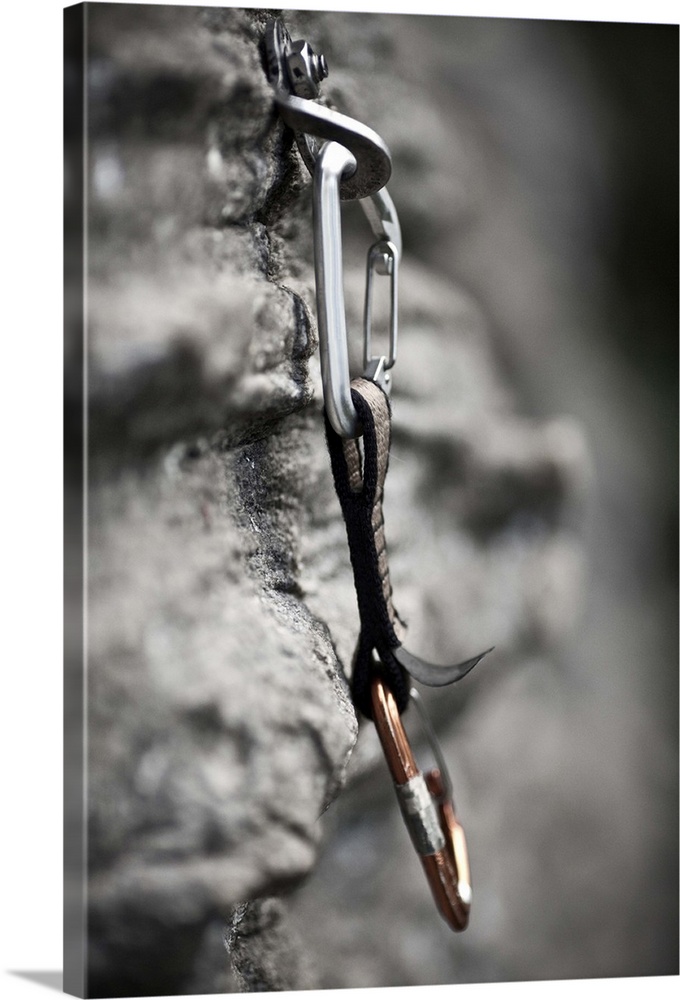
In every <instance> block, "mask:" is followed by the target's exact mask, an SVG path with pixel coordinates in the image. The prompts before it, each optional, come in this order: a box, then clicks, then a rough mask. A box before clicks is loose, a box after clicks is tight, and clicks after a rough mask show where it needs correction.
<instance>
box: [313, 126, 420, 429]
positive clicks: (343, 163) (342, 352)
mask: <svg viewBox="0 0 680 1000" xmlns="http://www.w3.org/2000/svg"><path fill="white" fill-rule="evenodd" d="M353 162H355V161H354V157H353V155H352V153H351V152H350V151H349V150H348V149H346V148H345V147H344V146H343V145H341V144H340V143H337V142H327V143H325V144H324V146H323V148H322V150H321V153H320V154H319V158H318V160H317V162H316V167H315V170H314V195H313V212H314V265H315V271H316V296H317V322H318V326H319V349H320V354H321V379H322V382H323V391H324V401H325V404H326V412H327V414H328V419H329V420H330V422H331V425H332V426H333V428H334V429H335V430H336V431H337V433H338V434H340V436H341V437H344V438H355V437H359V436H360V434H361V423H360V421H359V418H358V416H357V412H356V409H355V408H354V404H353V403H352V396H351V390H350V385H349V382H350V378H349V353H348V349H347V326H346V320H345V296H344V291H343V281H342V223H341V218H340V198H339V187H340V178H341V177H342V174H343V171H345V170H346V169H347V168H348V167H351V166H352V164H353ZM361 206H362V208H363V209H364V214H365V215H366V217H367V219H368V221H369V223H370V224H371V227H372V229H373V232H374V234H375V235H376V236H377V237H378V240H379V243H378V244H377V245H378V246H381V247H385V248H388V249H387V251H386V252H388V255H389V257H390V259H391V261H392V267H393V277H392V296H393V299H392V319H391V323H390V353H389V357H388V358H387V359H385V360H384V361H383V364H382V367H381V369H380V377H378V371H377V369H376V367H375V362H378V363H379V362H380V361H381V359H380V358H371V356H370V343H368V344H367V343H366V335H367V333H368V334H370V319H369V325H368V326H366V325H365V327H364V358H365V359H367V369H366V371H365V372H364V375H365V377H366V378H372V379H373V380H374V381H378V382H380V383H381V384H382V385H383V386H384V387H385V388H388V387H389V377H388V376H387V375H386V372H387V369H388V368H390V367H391V366H392V365H393V364H394V361H395V358H396V336H397V303H396V290H397V285H396V273H397V268H398V265H399V255H400V251H401V231H400V228H399V220H398V218H397V213H396V209H395V207H394V203H393V201H392V199H391V198H390V196H389V194H388V193H387V191H386V190H382V191H380V192H377V193H376V194H375V195H374V196H371V198H370V199H364V200H362V201H361ZM390 237H393V239H390ZM372 251H373V248H371V250H369V268H371V269H372V264H371V254H372ZM369 273H370V272H369ZM370 280H372V275H371V279H369V281H370ZM366 294H367V303H366V308H365V310H364V315H365V316H366V314H367V310H368V314H369V316H370V294H371V293H370V288H369V286H368V284H367V290H366ZM372 365H373V367H371V366H372Z"/></svg>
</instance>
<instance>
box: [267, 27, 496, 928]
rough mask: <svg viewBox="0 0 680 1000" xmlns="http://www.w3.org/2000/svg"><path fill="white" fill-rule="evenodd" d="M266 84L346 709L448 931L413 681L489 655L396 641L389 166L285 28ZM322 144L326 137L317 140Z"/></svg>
mask: <svg viewBox="0 0 680 1000" xmlns="http://www.w3.org/2000/svg"><path fill="white" fill-rule="evenodd" d="M264 48H265V55H266V63H267V74H268V78H269V80H270V82H271V84H272V86H273V87H274V96H275V101H276V104H277V106H278V109H279V112H280V114H281V117H282V118H283V120H284V122H285V123H286V124H287V125H289V126H290V127H291V128H292V129H293V130H294V132H295V135H296V141H297V144H298V148H299V150H300V154H301V156H302V158H303V160H304V162H305V163H306V165H307V167H308V168H309V170H310V172H311V173H312V175H313V178H314V197H313V218H314V259H315V273H316V290H317V320H318V327H319V345H320V355H321V375H322V382H323V391H324V403H325V420H326V439H327V443H328V450H329V454H330V459H331V468H332V471H333V478H334V482H335V488H336V492H337V495H338V499H339V501H340V506H341V509H342V513H343V516H344V519H345V524H346V528H347V539H348V543H349V550H350V559H351V563H352V570H353V574H354V583H355V587H356V592H357V603H358V607H359V617H360V621H361V629H360V633H359V641H358V644H357V648H356V652H355V655H354V660H353V667H352V695H353V698H354V702H355V704H356V706H357V708H358V709H359V711H360V712H362V714H363V715H365V716H366V717H367V718H369V719H372V720H373V722H374V723H375V725H376V729H377V731H378V736H379V738H380V742H381V744H382V747H383V750H384V753H385V757H386V760H387V764H388V767H389V770H390V773H391V775H392V779H393V782H394V785H395V789H396V792H397V798H398V801H399V804H400V807H401V810H402V815H403V816H404V820H405V823H406V826H407V828H408V830H409V833H410V835H411V839H412V841H413V844H414V846H415V848H416V851H417V852H418V854H419V856H420V858H421V862H422V865H423V868H424V870H425V873H426V876H427V879H428V882H429V885H430V889H431V891H432V894H433V896H434V899H435V901H436V903H437V906H438V908H439V911H440V913H441V914H442V915H443V917H444V919H445V920H446V921H447V922H448V924H449V926H450V927H452V928H453V930H456V931H460V930H463V929H464V928H465V927H466V926H467V923H468V918H469V912H470V903H471V897H472V888H471V881H470V867H469V861H468V855H467V847H466V843H465V835H464V833H463V828H462V826H461V825H460V823H459V822H458V820H457V818H456V814H455V811H454V808H453V800H452V791H451V782H450V780H449V778H448V775H447V772H446V768H445V765H444V762H443V758H442V755H441V753H440V751H439V748H438V745H437V742H436V738H435V736H434V732H433V730H432V727H431V725H430V724H429V721H428V720H427V716H426V715H425V712H424V708H423V706H422V702H421V701H420V699H419V697H418V695H417V692H416V691H415V689H414V688H412V687H411V678H413V679H415V680H417V681H420V682H421V683H422V684H425V685H428V686H432V687H439V686H442V685H445V684H452V683H454V682H455V681H458V680H460V679H461V678H462V677H464V676H465V675H466V674H467V673H469V671H470V670H472V668H473V667H474V666H475V665H476V664H477V663H479V661H480V660H481V659H482V657H483V656H485V655H486V653H488V652H490V650H489V649H487V650H485V651H484V652H483V653H480V654H478V655H477V656H474V657H472V658H471V659H468V660H465V661H464V662H462V663H458V664H454V665H451V666H442V665H438V664H433V663H428V662H427V661H426V660H422V659H421V658H420V657H417V656H414V655H413V654H412V653H409V652H408V651H407V650H406V649H405V648H404V646H403V642H402V640H403V637H404V634H405V625H404V623H403V621H402V620H401V618H400V617H399V615H398V613H397V611H396V609H395V607H394V603H393V600H392V585H391V583H390V576H389V568H388V562H387V548H386V542H385V526H384V518H383V509H382V507H383V494H384V484H385V477H386V474H387V470H388V465H389V453H390V434H391V408H390V402H389V394H390V389H391V374H390V370H391V368H392V367H393V366H394V363H395V361H396V358H397V297H398V271H399V263H400V259H401V252H402V241H401V230H400V226H399V219H398V216H397V212H396V209H395V206H394V203H393V202H392V199H391V198H390V196H389V194H388V193H387V189H386V187H385V184H386V183H387V181H388V180H389V178H390V175H391V169H392V159H391V156H390V153H389V150H388V148H387V146H386V145H385V143H384V142H383V140H382V139H381V138H380V136H379V135H377V134H376V133H375V132H373V131H372V130H371V129H369V128H367V127H366V126H365V125H362V124H361V122H358V121H355V120H354V119H353V118H348V117H347V116H345V115H341V114H339V113H338V112H337V111H335V110H333V109H331V108H327V107H324V106H323V105H321V104H318V103H316V101H315V100H314V99H315V98H316V97H317V96H318V91H319V84H320V82H321V80H322V79H324V78H325V77H326V76H327V75H328V67H327V65H326V61H325V59H324V58H323V56H317V55H316V54H315V53H314V52H313V50H312V49H311V48H310V46H309V45H308V43H307V42H305V41H298V42H293V41H292V40H291V38H290V35H289V34H288V32H287V30H286V28H285V26H284V25H283V23H282V22H281V21H280V20H275V21H271V22H270V23H269V25H268V26H267V29H266V34H265V39H264ZM318 140H323V142H322V144H321V145H319V141H318ZM351 199H359V202H360V204H361V206H362V208H363V210H364V214H365V215H366V218H367V219H368V222H369V224H370V226H371V229H372V230H373V234H374V236H375V237H376V241H375V242H374V243H373V244H372V245H371V247H370V248H369V250H368V256H367V264H366V297H365V303H364V370H363V374H362V377H361V378H357V379H354V380H352V381H350V376H349V360H348V349H347V329H346V321H345V304H344V293H343V273H342V224H341V213H340V202H341V200H351ZM378 274H381V275H384V276H387V277H389V280H390V319H389V346H388V351H387V354H386V355H374V354H373V353H372V296H373V283H374V278H375V275H378ZM409 703H413V704H415V705H416V706H417V709H418V711H419V713H420V714H421V716H422V718H423V720H424V722H425V726H426V731H427V734H428V738H429V741H430V744H431V746H432V748H433V751H434V753H435V756H436V759H437V762H438V763H437V767H436V768H434V769H433V770H430V771H428V772H426V773H423V772H421V771H420V770H419V769H418V766H417V764H416V762H415V758H414V755H413V751H412V749H411V746H410V744H409V741H408V738H407V736H406V733H405V731H404V728H403V725H402V722H401V714H402V713H403V712H405V710H406V708H407V706H408V705H409Z"/></svg>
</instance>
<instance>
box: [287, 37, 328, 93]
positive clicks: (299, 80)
mask: <svg viewBox="0 0 680 1000" xmlns="http://www.w3.org/2000/svg"><path fill="white" fill-rule="evenodd" d="M286 69H287V71H288V80H289V82H290V86H291V89H292V90H293V91H294V93H295V94H296V95H297V96H298V97H304V98H305V99H306V100H312V99H313V98H314V97H317V96H318V94H319V84H320V83H321V81H322V80H325V79H326V77H327V76H328V63H327V62H326V59H325V56H323V55H319V56H317V54H316V53H315V52H314V50H313V49H312V47H311V45H310V44H309V42H305V41H298V42H293V44H292V45H291V47H290V49H289V50H288V52H287V53H286Z"/></svg>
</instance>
